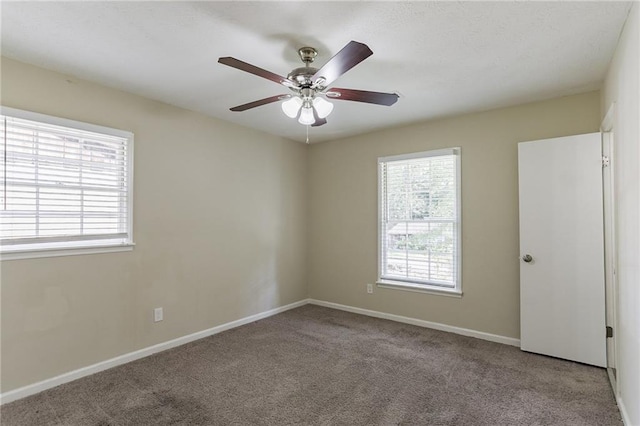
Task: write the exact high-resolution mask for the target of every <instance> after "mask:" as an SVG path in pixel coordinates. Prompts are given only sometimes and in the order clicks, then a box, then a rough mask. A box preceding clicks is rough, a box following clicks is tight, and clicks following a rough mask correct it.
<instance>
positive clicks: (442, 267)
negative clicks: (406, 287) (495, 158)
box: [379, 148, 460, 289]
mask: <svg viewBox="0 0 640 426" xmlns="http://www.w3.org/2000/svg"><path fill="white" fill-rule="evenodd" d="M458 161H459V149H458V148H455V149H446V150H439V151H431V152H426V153H418V154H410V155H405V156H394V157H386V158H381V159H379V168H380V169H379V177H380V242H379V244H380V279H381V280H391V281H400V282H407V283H414V284H424V285H428V286H435V287H441V288H449V289H457V288H458V287H459V279H458V278H459V271H458V265H459V231H460V220H459V219H460V218H459V211H460V208H459V207H460V206H459V199H460V197H459V186H460V185H459V162H458Z"/></svg>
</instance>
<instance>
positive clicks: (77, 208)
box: [0, 109, 132, 246]
mask: <svg viewBox="0 0 640 426" xmlns="http://www.w3.org/2000/svg"><path fill="white" fill-rule="evenodd" d="M5 110H6V109H3V111H5ZM26 114H31V113H26ZM31 116H37V117H38V118H43V120H42V121H40V120H38V121H35V120H30V119H25V118H20V117H15V116H11V115H10V114H4V115H0V126H1V127H0V135H1V136H2V143H1V146H0V148H1V150H2V151H1V152H0V162H1V167H2V168H1V169H0V176H1V178H2V187H1V188H0V208H1V212H0V219H1V223H2V227H1V231H0V243H1V244H2V245H3V246H17V245H29V244H39V243H56V242H70V241H91V240H99V241H103V242H104V241H105V240H112V241H111V242H112V243H114V242H120V243H127V242H130V239H131V235H130V233H131V223H130V221H131V215H130V214H131V211H130V209H131V199H130V193H131V191H130V189H131V188H130V177H131V176H130V172H131V171H130V155H131V153H130V149H131V148H132V147H131V144H130V142H131V141H132V135H131V134H130V133H128V132H122V131H119V130H114V129H107V128H102V127H98V126H92V125H86V124H84V123H77V122H71V121H66V120H61V119H55V118H53V117H47V116H41V115H39V114H31ZM47 119H50V120H47ZM45 121H46V122H45ZM52 121H57V122H64V123H65V124H69V123H72V124H76V125H80V127H83V128H77V126H76V127H68V126H63V125H58V124H52ZM86 128H92V129H98V131H92V130H86ZM113 240H115V241H113Z"/></svg>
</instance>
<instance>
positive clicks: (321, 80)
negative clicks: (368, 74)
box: [311, 41, 373, 87]
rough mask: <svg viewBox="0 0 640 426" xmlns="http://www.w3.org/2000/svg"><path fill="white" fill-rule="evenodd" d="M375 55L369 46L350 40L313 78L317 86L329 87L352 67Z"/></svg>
mask: <svg viewBox="0 0 640 426" xmlns="http://www.w3.org/2000/svg"><path fill="white" fill-rule="evenodd" d="M371 55H373V52H372V51H371V49H369V46H367V45H366V44H364V43H358V42H357V41H350V42H349V43H347V45H346V46H345V47H343V48H342V50H341V51H339V52H338V53H336V54H335V55H334V56H333V58H331V59H329V62H327V63H326V64H324V65H323V66H322V68H320V69H319V70H318V71H317V72H316V73H315V74H314V75H313V77H312V78H311V80H312V81H313V85H314V86H315V87H319V86H321V87H327V86H328V85H330V84H331V83H333V82H334V81H335V79H337V78H338V77H340V76H341V75H342V74H344V73H345V72H347V71H349V70H350V69H351V68H353V67H355V66H356V65H358V64H359V63H360V62H362V61H364V60H365V59H367V58H368V57H369V56H371Z"/></svg>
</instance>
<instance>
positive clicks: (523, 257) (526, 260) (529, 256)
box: [522, 254, 533, 263]
mask: <svg viewBox="0 0 640 426" xmlns="http://www.w3.org/2000/svg"><path fill="white" fill-rule="evenodd" d="M522 260H524V261H525V262H527V263H529V262H531V261H532V260H533V257H531V255H530V254H525V255H524V256H522Z"/></svg>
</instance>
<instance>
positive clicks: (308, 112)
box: [298, 106, 316, 126]
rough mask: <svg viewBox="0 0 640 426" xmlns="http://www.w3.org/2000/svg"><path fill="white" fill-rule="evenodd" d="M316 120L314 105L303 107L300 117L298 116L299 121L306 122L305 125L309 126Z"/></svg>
mask: <svg viewBox="0 0 640 426" xmlns="http://www.w3.org/2000/svg"><path fill="white" fill-rule="evenodd" d="M315 122H316V119H315V117H314V116H313V108H312V107H310V106H309V107H303V108H302V110H301V111H300V118H298V123H300V124H304V125H305V126H309V125H311V124H313V123H315Z"/></svg>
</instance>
